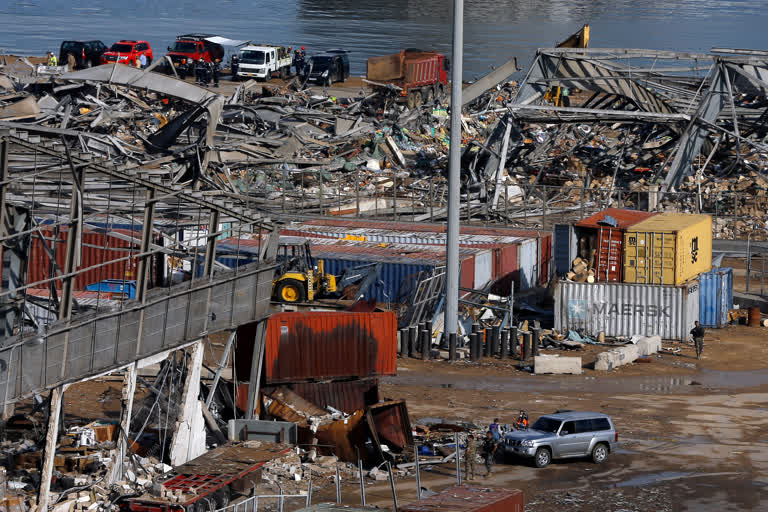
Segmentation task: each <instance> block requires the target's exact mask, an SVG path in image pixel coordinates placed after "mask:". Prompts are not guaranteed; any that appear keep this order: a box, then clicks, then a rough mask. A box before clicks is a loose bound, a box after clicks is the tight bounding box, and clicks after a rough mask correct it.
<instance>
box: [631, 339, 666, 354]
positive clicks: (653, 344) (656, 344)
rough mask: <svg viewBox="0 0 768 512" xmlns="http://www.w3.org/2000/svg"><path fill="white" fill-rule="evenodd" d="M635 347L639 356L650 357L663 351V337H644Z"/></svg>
mask: <svg viewBox="0 0 768 512" xmlns="http://www.w3.org/2000/svg"><path fill="white" fill-rule="evenodd" d="M635 345H637V353H638V355H641V356H650V355H651V354H655V353H656V352H658V351H660V350H661V336H643V337H642V338H641V339H640V340H638V342H637V343H635Z"/></svg>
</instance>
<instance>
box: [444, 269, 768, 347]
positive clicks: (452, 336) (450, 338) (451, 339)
mask: <svg viewBox="0 0 768 512" xmlns="http://www.w3.org/2000/svg"><path fill="white" fill-rule="evenodd" d="M763 266H765V265H763ZM456 337H457V334H456V333H455V332H452V333H451V334H449V335H448V359H449V360H450V361H455V360H456Z"/></svg>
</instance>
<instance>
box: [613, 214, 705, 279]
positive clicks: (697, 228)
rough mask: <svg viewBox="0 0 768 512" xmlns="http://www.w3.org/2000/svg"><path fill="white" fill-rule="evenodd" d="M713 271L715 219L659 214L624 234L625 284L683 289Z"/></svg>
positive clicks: (700, 216)
mask: <svg viewBox="0 0 768 512" xmlns="http://www.w3.org/2000/svg"><path fill="white" fill-rule="evenodd" d="M711 268H712V217H711V216H710V215H692V214H685V213H660V214H658V215H655V216H654V217H651V218H649V219H646V220H644V221H642V222H639V223H637V224H635V225H634V226H632V227H631V228H630V229H628V230H627V231H626V232H625V233H624V282H625V283H644V284H669V285H681V284H683V283H685V282H687V281H689V280H691V279H693V278H695V277H696V276H698V275H699V274H701V273H702V272H709V271H710V269H711Z"/></svg>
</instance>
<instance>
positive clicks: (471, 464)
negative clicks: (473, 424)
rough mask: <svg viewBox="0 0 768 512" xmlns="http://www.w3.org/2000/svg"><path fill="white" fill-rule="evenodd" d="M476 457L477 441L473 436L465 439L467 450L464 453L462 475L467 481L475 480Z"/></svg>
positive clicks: (470, 435)
mask: <svg viewBox="0 0 768 512" xmlns="http://www.w3.org/2000/svg"><path fill="white" fill-rule="evenodd" d="M476 457H477V441H476V440H475V436H474V435H473V434H469V438H468V439H467V449H466V451H465V452H464V474H465V477H466V479H467V480H474V479H475V458H476Z"/></svg>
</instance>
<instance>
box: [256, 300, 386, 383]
mask: <svg viewBox="0 0 768 512" xmlns="http://www.w3.org/2000/svg"><path fill="white" fill-rule="evenodd" d="M266 341H267V344H266V351H265V355H264V367H265V375H266V383H267V384H275V383H280V382H302V381H304V382H306V381H318V380H327V379H340V378H352V377H376V376H382V375H395V373H396V371H397V316H396V315H395V313H393V312H381V313H379V312H375V313H350V312H337V311H313V312H292V313H278V314H276V315H272V316H271V317H270V318H269V320H268V321H267V334H266Z"/></svg>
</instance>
